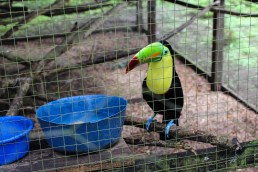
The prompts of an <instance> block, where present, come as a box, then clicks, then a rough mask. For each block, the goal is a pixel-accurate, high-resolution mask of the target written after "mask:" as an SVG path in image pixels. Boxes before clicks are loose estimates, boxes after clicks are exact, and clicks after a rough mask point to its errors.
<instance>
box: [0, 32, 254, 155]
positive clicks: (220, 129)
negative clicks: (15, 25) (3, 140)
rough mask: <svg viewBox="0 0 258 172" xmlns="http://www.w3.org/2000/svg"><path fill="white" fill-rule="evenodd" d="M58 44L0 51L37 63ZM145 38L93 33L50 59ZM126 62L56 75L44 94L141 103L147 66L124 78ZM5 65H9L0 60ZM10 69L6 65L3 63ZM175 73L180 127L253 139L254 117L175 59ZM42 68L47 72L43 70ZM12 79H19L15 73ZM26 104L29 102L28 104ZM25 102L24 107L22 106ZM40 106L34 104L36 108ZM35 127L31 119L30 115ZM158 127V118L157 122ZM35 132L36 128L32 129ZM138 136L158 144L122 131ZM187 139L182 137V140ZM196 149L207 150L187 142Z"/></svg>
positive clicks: (139, 110)
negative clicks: (114, 97) (181, 92)
mask: <svg viewBox="0 0 258 172" xmlns="http://www.w3.org/2000/svg"><path fill="white" fill-rule="evenodd" d="M58 41H60V40H59V39H57V40H55V41H53V40H52V39H44V40H42V41H40V42H39V41H30V42H21V43H19V44H18V45H16V46H15V47H13V46H12V47H11V46H3V49H8V50H10V51H14V53H16V54H19V55H20V56H26V57H28V58H35V60H36V59H37V58H39V59H40V57H42V55H43V54H44V53H46V52H47V51H48V50H49V49H50V48H52V47H53V46H54V45H55V44H56V43H57V42H58ZM146 45H147V38H146V36H144V35H140V34H138V33H134V32H108V33H104V34H103V33H101V34H94V35H92V36H91V37H89V38H86V39H82V40H81V42H80V43H79V44H78V45H75V46H73V47H72V48H71V49H70V50H69V51H67V52H66V53H65V54H63V55H62V56H60V57H58V58H56V59H55V62H54V63H56V64H58V65H60V66H62V65H63V66H69V64H73V63H80V61H81V60H84V59H85V58H90V54H92V53H97V52H98V53H99V52H101V53H103V56H104V55H105V52H106V51H115V50H119V49H124V50H126V49H129V48H135V47H144V46H146ZM130 58H131V57H125V58H123V59H119V60H115V61H112V62H107V63H102V64H98V65H91V66H88V67H86V68H79V69H76V70H71V71H69V72H67V73H62V74H56V75H53V76H51V77H49V78H46V79H45V84H46V93H47V94H48V95H55V96H60V97H65V96H72V95H81V94H96V93H104V94H109V95H119V96H123V97H125V98H126V99H132V98H141V97H142V96H141V83H142V80H143V79H144V77H145V76H146V70H147V65H143V66H139V67H138V68H136V69H135V70H133V71H131V72H130V73H129V74H125V66H126V64H127V61H128V60H129V59H130ZM5 63H8V62H7V61H5ZM7 65H11V64H7ZM175 65H176V70H177V73H178V74H179V77H180V79H181V82H182V85H183V90H184V96H185V104H184V109H183V113H182V116H181V118H180V120H179V123H180V125H182V126H187V127H189V128H193V129H199V130H205V131H209V132H211V133H213V134H215V135H219V136H223V135H227V136H228V135H229V136H230V137H237V138H238V139H239V141H241V142H243V141H250V140H254V139H256V138H257V131H258V129H257V114H255V113H254V112H253V111H251V110H250V109H248V108H246V107H245V106H244V105H243V104H241V103H239V102H238V101H237V100H236V99H234V98H233V97H231V96H229V95H227V94H226V93H223V92H212V91H211V90H210V84H209V83H208V82H207V80H206V78H204V77H203V76H199V75H198V74H196V72H195V71H194V70H192V69H191V68H190V67H189V66H187V65H186V64H184V63H182V62H181V61H179V60H178V59H175ZM46 69H47V67H46ZM17 74H18V75H19V73H18V71H17ZM28 102H30V101H29V100H28ZM25 103H26V102H25ZM40 104H42V103H37V102H35V104H33V106H35V107H36V108H37V107H38V106H39V105H40ZM151 114H152V110H151V109H150V108H149V107H148V105H147V104H146V103H145V102H144V100H143V101H142V102H140V103H134V104H129V106H128V108H127V115H132V116H137V117H141V118H144V119H146V120H147V118H148V117H149V116H150V115H151ZM30 116H31V117H32V118H34V121H35V122H36V119H35V115H34V114H31V115H30ZM157 120H158V121H160V122H161V120H162V118H161V116H158V117H157ZM35 128H36V129H38V128H39V125H38V124H36V127H35ZM132 136H133V137H135V138H136V137H139V138H142V137H144V138H146V139H148V138H149V139H154V140H155V139H156V140H158V139H159V135H158V134H156V133H146V131H145V130H144V129H139V128H136V127H133V126H124V130H123V137H132ZM186 139H187V138H186ZM191 144H192V145H194V147H195V148H196V149H198V148H204V147H205V146H207V145H204V144H199V143H196V142H193V143H191ZM131 148H132V150H133V151H134V152H135V153H147V154H156V153H159V154H162V153H167V152H168V151H170V152H171V153H172V152H178V151H183V150H180V149H172V148H160V147H150V146H144V145H143V146H131Z"/></svg>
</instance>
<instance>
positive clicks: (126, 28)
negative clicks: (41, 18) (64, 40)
mask: <svg viewBox="0 0 258 172" xmlns="http://www.w3.org/2000/svg"><path fill="white" fill-rule="evenodd" d="M94 19H96V18H94ZM136 29H137V26H120V27H112V28H101V29H97V30H95V31H94V32H92V34H96V33H104V32H115V31H116V32H119V31H122V32H123V31H124V32H127V31H129V32H131V31H136ZM143 32H144V30H143ZM65 36H67V34H66V33H57V34H47V35H35V36H28V37H17V38H7V39H4V40H2V44H11V45H13V44H14V43H17V42H19V41H29V40H35V39H44V38H60V37H65Z"/></svg>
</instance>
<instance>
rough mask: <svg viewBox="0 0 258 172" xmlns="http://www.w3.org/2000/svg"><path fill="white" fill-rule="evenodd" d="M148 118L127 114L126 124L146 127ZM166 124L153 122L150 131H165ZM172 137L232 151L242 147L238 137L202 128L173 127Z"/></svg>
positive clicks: (170, 134) (171, 129)
mask: <svg viewBox="0 0 258 172" xmlns="http://www.w3.org/2000/svg"><path fill="white" fill-rule="evenodd" d="M145 123H146V120H144V119H142V118H137V117H132V116H130V117H129V116H127V117H126V118H125V125H130V126H136V127H140V128H145V127H146V126H145ZM165 128H166V125H165V124H163V123H158V122H156V123H155V124H154V123H151V125H150V129H149V130H150V131H153V132H158V133H165ZM169 136H170V138H175V137H176V138H177V139H188V140H194V141H200V142H203V143H210V144H212V145H216V146H219V147H223V148H227V149H228V150H230V151H236V150H238V149H241V148H240V147H239V142H238V140H237V138H233V139H231V138H229V137H227V136H225V137H222V136H218V137H216V136H214V135H212V134H210V133H208V132H206V131H200V130H190V129H188V128H183V127H175V126H173V127H171V128H170V131H169Z"/></svg>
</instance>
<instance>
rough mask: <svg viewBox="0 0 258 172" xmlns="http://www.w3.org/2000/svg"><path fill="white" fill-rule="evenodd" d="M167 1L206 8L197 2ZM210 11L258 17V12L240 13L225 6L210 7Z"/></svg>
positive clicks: (196, 7) (190, 6) (168, 0)
mask: <svg viewBox="0 0 258 172" xmlns="http://www.w3.org/2000/svg"><path fill="white" fill-rule="evenodd" d="M165 1H167V2H171V3H174V4H178V5H182V6H185V7H188V8H194V9H200V10H201V9H204V8H205V7H203V6H201V5H195V4H191V3H188V2H184V1H181V0H165ZM210 11H213V12H221V13H224V14H229V15H234V16H241V17H258V14H250V13H239V12H236V11H231V10H227V9H224V8H221V7H212V8H211V9H210Z"/></svg>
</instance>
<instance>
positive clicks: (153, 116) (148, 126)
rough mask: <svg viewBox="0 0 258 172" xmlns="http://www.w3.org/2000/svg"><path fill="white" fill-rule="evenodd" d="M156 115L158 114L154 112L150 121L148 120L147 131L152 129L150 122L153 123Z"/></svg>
mask: <svg viewBox="0 0 258 172" xmlns="http://www.w3.org/2000/svg"><path fill="white" fill-rule="evenodd" d="M155 116H156V113H154V114H153V115H152V116H151V117H150V118H149V119H148V121H147V122H146V130H147V131H149V129H150V124H151V123H152V121H153V118H155Z"/></svg>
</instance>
